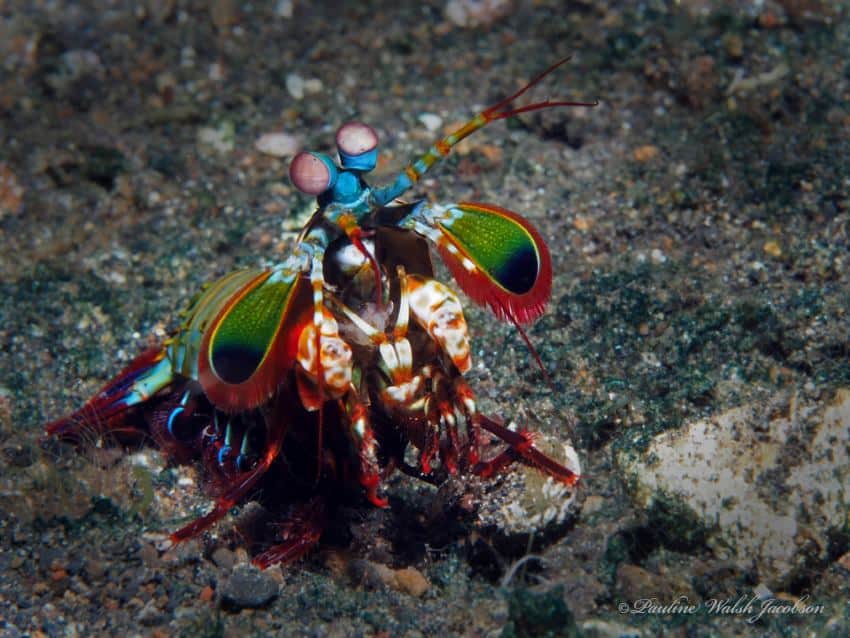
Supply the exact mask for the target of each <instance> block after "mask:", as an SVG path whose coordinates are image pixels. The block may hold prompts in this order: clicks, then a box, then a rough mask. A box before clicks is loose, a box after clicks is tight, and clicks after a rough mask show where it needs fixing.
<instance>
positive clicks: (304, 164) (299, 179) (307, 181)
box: [289, 151, 337, 195]
mask: <svg viewBox="0 0 850 638" xmlns="http://www.w3.org/2000/svg"><path fill="white" fill-rule="evenodd" d="M336 178H337V171H336V166H334V163H333V161H331V158H329V157H328V156H327V155H323V154H322V153H313V152H311V151H302V152H300V153H298V155H296V156H295V157H294V158H293V159H292V163H291V164H290V165H289V179H291V180H292V183H293V185H294V186H295V188H297V189H298V190H300V191H301V192H302V193H307V194H308V195H321V194H322V193H324V192H325V191H326V190H328V189H329V188H332V187H333V185H334V184H335V183H336Z"/></svg>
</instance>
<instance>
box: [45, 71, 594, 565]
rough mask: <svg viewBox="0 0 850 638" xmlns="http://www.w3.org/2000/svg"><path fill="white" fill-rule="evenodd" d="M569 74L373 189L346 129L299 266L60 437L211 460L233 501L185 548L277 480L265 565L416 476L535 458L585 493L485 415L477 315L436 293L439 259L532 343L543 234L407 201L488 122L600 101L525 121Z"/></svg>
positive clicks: (240, 287)
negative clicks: (401, 477) (476, 384)
mask: <svg viewBox="0 0 850 638" xmlns="http://www.w3.org/2000/svg"><path fill="white" fill-rule="evenodd" d="M565 61H566V60H561V61H560V62H558V63H556V64H554V65H552V66H551V67H550V68H548V69H547V70H546V71H544V72H543V73H542V74H540V75H539V76H537V77H536V78H535V79H533V80H532V81H531V82H530V83H529V84H527V85H526V86H525V87H523V88H522V89H520V90H519V91H517V92H516V93H515V94H513V95H511V96H510V97H508V98H506V99H505V100H502V101H501V102H499V103H498V104H495V105H494V106H491V107H490V108H488V109H485V110H484V111H483V112H481V113H479V114H478V115H476V116H475V117H474V118H473V119H471V120H470V121H469V122H467V123H466V124H465V125H463V126H462V127H461V128H459V129H458V130H457V131H455V132H454V133H452V134H450V135H448V136H446V137H444V138H443V139H441V140H439V141H438V142H436V144H434V146H432V147H431V148H430V149H429V150H428V152H427V153H425V155H423V156H422V157H421V158H419V159H418V160H417V161H414V162H412V163H411V164H409V165H408V166H407V168H405V169H404V170H403V171H402V172H401V173H400V174H399V175H398V176H397V177H396V179H395V180H394V181H393V182H392V183H391V184H389V185H388V186H384V187H379V188H372V187H370V186H369V185H368V184H367V182H366V181H365V178H364V176H365V175H366V174H367V173H368V172H369V171H371V170H372V169H373V168H374V167H375V165H376V163H377V157H378V148H377V147H378V136H377V134H376V133H375V131H374V130H373V129H372V128H371V127H369V126H368V125H366V124H363V123H361V122H349V123H347V124H344V125H343V126H341V127H340V128H339V130H338V131H337V134H336V144H337V150H338V152H339V164H337V163H335V162H334V161H333V160H332V159H331V158H330V157H328V156H327V155H324V154H322V153H316V152H309V151H305V152H302V153H299V154H298V155H297V156H296V157H295V158H294V159H293V160H292V163H291V165H290V170H289V174H290V178H291V180H292V183H293V184H294V185H295V186H296V187H297V188H298V189H299V190H301V191H302V192H304V193H307V194H310V195H314V196H316V198H317V209H316V212H315V213H314V214H313V215H312V217H311V219H310V220H309V222H308V223H307V224H306V226H305V227H304V229H303V230H302V232H301V233H300V235H299V237H298V239H297V241H296V243H295V246H294V247H293V250H292V253H291V255H290V256H289V257H288V258H287V259H285V260H284V261H283V262H281V263H279V264H277V265H275V266H273V267H271V268H268V269H246V270H240V271H237V272H234V273H231V274H229V275H227V276H225V277H223V278H221V279H220V280H218V281H216V282H215V283H213V284H212V285H211V286H209V287H208V288H206V289H205V290H204V291H203V292H202V293H201V294H200V295H199V296H198V297H196V298H195V299H194V301H193V302H192V303H191V304H190V306H189V308H188V309H187V310H186V312H185V313H184V318H183V321H182V323H181V324H180V326H179V328H178V329H177V330H176V332H175V333H174V334H173V335H172V336H171V337H170V338H169V339H168V340H167V341H166V342H165V343H164V344H163V345H162V346H161V347H156V348H153V349H150V350H148V351H147V352H144V353H142V354H141V355H140V356H138V357H137V358H136V359H135V360H133V362H132V363H131V364H130V365H129V366H127V368H125V369H124V370H123V371H122V372H121V373H120V374H119V375H118V376H117V377H116V378H115V379H113V380H112V381H110V382H109V383H108V384H107V385H106V386H104V387H103V388H102V389H101V391H100V392H98V393H97V394H96V395H95V396H94V397H93V398H92V399H91V400H90V401H89V402H88V403H86V404H85V405H84V406H83V407H82V408H81V409H80V410H78V411H77V412H75V413H73V414H72V415H70V416H68V417H65V418H62V419H59V420H57V421H54V422H52V423H49V424H48V425H47V426H46V430H47V434H48V435H49V436H52V437H58V438H61V439H68V440H76V441H79V440H81V438H82V434H83V432H85V431H87V430H88V429H91V428H95V429H97V431H98V432H99V433H101V434H109V435H113V436H115V437H117V438H120V437H122V436H126V435H128V434H129V435H132V434H141V435H144V436H150V437H152V438H153V439H154V441H156V442H157V444H158V445H159V446H160V447H161V448H162V449H163V450H164V451H165V453H166V454H167V455H168V456H169V457H170V458H172V459H173V460H174V461H176V462H189V461H192V460H200V462H201V464H202V465H203V467H204V469H205V471H206V474H207V475H208V476H209V477H210V484H211V486H212V488H213V492H214V494H215V498H216V500H215V504H214V506H213V508H212V509H211V510H210V511H209V512H208V513H207V514H205V515H204V516H202V517H200V518H198V519H197V520H195V521H193V522H191V523H189V524H188V525H186V526H185V527H183V528H181V529H179V530H178V531H176V532H174V533H173V534H172V535H171V539H172V540H173V541H175V542H179V541H182V540H185V539H187V538H190V537H193V536H196V535H197V534H199V533H201V532H202V531H204V530H205V529H207V528H209V527H210V526H211V525H212V524H214V523H215V522H216V521H218V520H219V519H221V518H222V517H223V516H224V515H225V514H226V513H227V512H228V511H229V510H230V509H231V508H232V507H233V506H234V505H236V504H237V503H239V502H241V501H243V500H244V499H246V498H248V497H249V496H251V495H252V494H254V493H255V492H256V491H257V488H258V487H259V486H260V485H261V484H262V486H263V494H264V495H265V496H264V498H266V499H267V500H269V501H273V502H274V503H275V504H276V505H277V506H279V507H280V508H282V509H283V510H284V512H283V515H282V517H283V519H284V523H282V524H280V525H278V527H277V529H278V530H279V534H278V538H277V542H276V544H274V545H273V546H272V547H271V548H270V549H268V550H266V551H265V552H263V553H262V554H260V555H258V556H257V557H255V562H256V563H257V564H259V565H261V566H267V565H270V564H272V563H275V562H281V561H290V560H293V559H295V558H297V557H299V556H301V555H302V554H304V553H305V552H306V551H308V550H309V549H310V548H311V547H312V546H313V545H315V543H316V542H318V540H319V538H320V536H321V533H322V530H323V528H324V525H325V521H326V519H327V514H328V511H329V508H331V507H332V506H333V505H334V504H335V503H336V502H337V501H338V500H339V498H340V495H341V494H342V493H345V492H350V491H351V486H352V485H357V486H359V488H360V489H361V490H362V493H363V494H365V496H366V497H367V499H368V500H369V501H370V502H371V503H372V504H373V505H375V506H377V507H386V506H387V499H386V497H385V496H384V494H383V490H384V488H383V482H384V480H385V479H386V477H387V476H389V474H391V473H392V472H393V470H395V469H397V468H400V469H402V470H404V471H406V472H408V473H410V474H413V475H415V476H419V477H421V478H424V479H426V480H438V477H439V476H442V475H444V474H445V473H459V472H460V473H472V474H476V475H479V476H483V477H488V476H492V475H494V474H496V473H498V472H500V471H502V470H503V469H504V468H505V467H506V466H507V465H509V464H510V463H513V462H515V461H520V462H524V463H527V464H530V465H532V466H534V467H536V468H538V469H539V470H540V471H541V472H544V473H546V474H548V475H550V476H552V477H553V478H554V479H555V480H557V481H560V482H562V483H565V484H567V485H570V486H573V485H575V484H576V482H577V480H578V468H576V467H574V468H567V467H565V466H563V465H561V464H560V463H558V462H556V461H554V460H553V459H551V458H549V457H547V456H546V455H544V454H543V453H542V452H540V451H539V450H537V449H536V448H535V447H534V445H533V442H532V438H531V436H530V435H529V434H528V433H523V432H514V431H512V430H509V429H507V428H505V427H503V426H502V425H500V424H499V423H498V422H496V421H494V420H492V419H490V418H487V417H485V416H484V415H482V414H481V413H480V412H479V411H478V408H477V404H476V400H475V395H474V393H473V391H472V389H471V388H470V387H469V385H468V384H467V383H466V381H465V379H464V377H463V375H464V373H465V372H467V371H468V370H469V369H470V366H471V354H470V344H469V337H468V334H467V325H466V320H465V318H464V314H463V307H462V304H461V301H460V299H459V297H458V296H457V294H456V293H455V292H454V291H452V290H451V289H450V288H449V287H448V286H446V285H445V284H443V283H441V282H439V281H437V280H436V279H435V278H434V271H433V267H432V265H431V260H430V253H429V247H428V244H429V243H430V244H431V245H432V246H433V247H434V248H435V249H436V251H437V253H438V254H439V255H440V257H441V258H442V260H443V261H444V263H445V264H446V265H447V267H448V269H449V272H451V274H452V275H453V276H454V278H455V280H456V281H457V283H458V285H459V286H460V288H461V289H462V290H463V291H464V292H465V293H466V294H467V295H468V296H469V297H470V298H471V299H473V300H474V301H475V302H477V303H479V304H481V305H485V306H487V307H489V308H490V309H491V310H492V311H493V313H494V314H495V315H496V317H498V318H499V319H501V320H503V321H509V322H511V323H513V324H515V325H516V326H517V328H519V329H520V330H522V329H521V325H522V324H526V323H529V322H531V321H533V320H534V319H536V318H537V317H539V316H540V315H541V314H542V313H543V311H544V309H545V306H546V303H547V302H548V299H549V297H550V295H551V289H552V264H551V257H550V255H549V250H548V248H547V246H546V244H545V242H544V241H543V239H542V237H541V235H540V233H539V232H538V231H537V230H536V229H535V228H534V227H533V226H532V225H531V224H530V223H529V222H528V221H527V220H526V219H524V218H523V217H521V216H520V215H518V214H516V213H514V212H511V211H509V210H507V209H504V208H501V207H498V206H495V205H492V204H483V203H478V202H460V203H455V204H445V205H440V204H433V203H429V202H428V201H424V200H422V201H416V202H413V203H400V202H399V198H400V197H401V196H402V195H403V194H404V193H405V192H406V191H407V190H408V189H410V188H411V187H412V186H413V185H414V184H415V183H416V182H418V181H419V180H420V179H421V177H422V176H423V175H424V174H425V173H426V172H427V171H428V170H430V169H431V168H432V167H433V166H434V165H435V164H437V163H438V162H439V161H441V160H442V159H443V158H444V157H445V156H447V155H448V154H449V153H450V151H451V150H452V148H453V147H454V146H455V145H457V144H458V142H460V141H461V140H463V139H464V138H466V137H467V136H469V135H471V134H472V133H473V132H475V131H477V130H478V129H480V128H483V127H484V126H486V125H487V124H489V123H491V122H494V121H496V120H500V119H504V118H507V117H510V116H513V115H517V114H519V113H524V112H528V111H535V110H541V109H548V108H555V107H562V106H574V105H580V106H591V105H592V104H588V103H582V102H565V101H549V100H546V101H543V102H536V103H532V104H529V105H527V106H522V107H517V108H511V106H510V104H511V102H512V101H513V100H515V99H516V98H518V97H520V96H521V95H523V94H524V93H525V92H526V91H527V90H528V89H529V88H531V87H532V86H533V85H535V84H536V83H537V82H539V81H540V80H541V79H542V78H543V77H544V76H546V75H547V74H548V73H550V72H552V71H553V70H554V69H555V68H557V67H558V66H560V65H561V64H563V63H564V62H565ZM523 336H524V333H523ZM93 417H95V418H93ZM482 430H484V431H486V432H489V433H490V434H491V435H494V436H495V437H497V438H498V439H501V440H502V441H503V442H504V443H507V447H506V448H505V449H504V450H503V451H501V452H500V453H499V454H497V455H496V456H495V457H494V458H489V459H486V460H485V459H483V458H482ZM409 446H413V447H414V448H416V449H417V450H418V453H419V459H418V467H413V466H411V465H410V464H408V463H407V462H406V461H405V458H404V457H405V451H406V449H407V448H408V447H409Z"/></svg>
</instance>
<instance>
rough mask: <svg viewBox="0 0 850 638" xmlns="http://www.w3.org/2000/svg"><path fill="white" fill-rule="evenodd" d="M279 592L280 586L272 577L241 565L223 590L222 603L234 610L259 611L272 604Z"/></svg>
mask: <svg viewBox="0 0 850 638" xmlns="http://www.w3.org/2000/svg"><path fill="white" fill-rule="evenodd" d="M277 591H278V585H277V583H276V582H275V581H274V579H273V578H272V577H271V576H269V575H268V574H266V573H265V572H261V571H259V570H258V569H256V568H254V567H248V566H241V565H240V566H239V567H237V568H236V569H235V570H234V571H233V574H232V575H231V576H230V578H228V579H227V582H226V583H225V584H224V586H223V587H222V588H221V603H222V605H223V606H225V607H228V608H232V609H246V608H247V609H257V608H259V607H263V606H265V605H267V604H268V603H270V602H271V601H272V600H273V599H274V598H275V597H276V596H277Z"/></svg>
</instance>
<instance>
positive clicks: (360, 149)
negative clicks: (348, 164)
mask: <svg viewBox="0 0 850 638" xmlns="http://www.w3.org/2000/svg"><path fill="white" fill-rule="evenodd" d="M376 146H378V134H377V133H375V129H373V128H372V127H371V126H369V125H368V124H364V123H363V122H346V123H345V124H343V125H342V126H340V127H339V130H338V131H337V132H336V147H337V148H338V149H339V152H340V153H344V154H345V155H362V154H363V153H368V152H369V151H371V150H374V149H375V147H376Z"/></svg>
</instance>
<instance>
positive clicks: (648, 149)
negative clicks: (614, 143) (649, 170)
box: [632, 144, 660, 162]
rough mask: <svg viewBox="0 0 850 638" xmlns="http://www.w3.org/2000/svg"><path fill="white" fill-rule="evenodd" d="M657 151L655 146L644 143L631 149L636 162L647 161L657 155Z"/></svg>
mask: <svg viewBox="0 0 850 638" xmlns="http://www.w3.org/2000/svg"><path fill="white" fill-rule="evenodd" d="M659 153H660V151H659V150H658V147H657V146H653V145H652V144H644V145H643V146H638V147H637V148H636V149H635V150H633V151H632V157H633V158H634V160H635V161H636V162H648V161H650V160H653V159H655V158H656V157H658V154H659Z"/></svg>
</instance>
